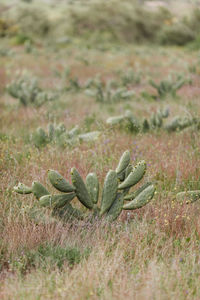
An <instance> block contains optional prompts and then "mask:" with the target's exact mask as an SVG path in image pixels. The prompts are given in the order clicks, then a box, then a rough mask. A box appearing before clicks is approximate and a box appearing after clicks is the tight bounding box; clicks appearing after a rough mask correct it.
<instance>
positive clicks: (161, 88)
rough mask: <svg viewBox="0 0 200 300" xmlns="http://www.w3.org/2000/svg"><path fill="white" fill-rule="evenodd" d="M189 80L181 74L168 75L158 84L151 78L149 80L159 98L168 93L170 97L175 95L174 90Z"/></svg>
mask: <svg viewBox="0 0 200 300" xmlns="http://www.w3.org/2000/svg"><path fill="white" fill-rule="evenodd" d="M190 82H191V80H188V79H186V78H184V77H183V76H182V75H177V76H176V77H174V76H173V77H172V76H168V78H167V79H164V80H161V81H160V83H159V84H156V83H155V82H154V81H153V80H150V82H149V83H150V84H151V86H152V87H154V88H155V89H156V90H157V92H158V96H159V97H160V98H165V97H166V96H168V95H171V96H172V97H175V96H176V92H177V91H178V90H179V89H180V88H181V87H182V86H183V85H184V84H187V83H190Z"/></svg>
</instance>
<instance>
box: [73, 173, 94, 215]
mask: <svg viewBox="0 0 200 300" xmlns="http://www.w3.org/2000/svg"><path fill="white" fill-rule="evenodd" d="M71 177H72V183H73V185H74V186H75V189H76V196H77V198H78V199H79V201H80V202H81V203H82V204H83V205H84V206H85V207H87V208H89V209H91V208H92V207H93V202H92V200H91V198H90V195H89V192H88V190H87V187H86V185H85V183H84V181H83V179H82V177H81V175H80V174H79V172H78V171H77V170H76V168H72V170H71Z"/></svg>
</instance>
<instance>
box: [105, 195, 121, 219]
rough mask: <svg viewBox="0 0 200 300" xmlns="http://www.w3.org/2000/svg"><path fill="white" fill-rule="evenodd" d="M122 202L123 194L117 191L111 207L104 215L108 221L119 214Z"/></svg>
mask: <svg viewBox="0 0 200 300" xmlns="http://www.w3.org/2000/svg"><path fill="white" fill-rule="evenodd" d="M123 204H124V196H123V193H118V194H117V197H116V198H115V200H114V202H113V204H112V206H111V208H110V209H109V210H108V212H107V214H106V217H107V218H108V219H109V221H114V220H116V219H117V218H118V216H119V215H120V213H121V211H122V208H123Z"/></svg>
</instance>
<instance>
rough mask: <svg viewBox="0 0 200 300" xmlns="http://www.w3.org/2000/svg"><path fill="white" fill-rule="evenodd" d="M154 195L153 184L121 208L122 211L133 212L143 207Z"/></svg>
mask: <svg viewBox="0 0 200 300" xmlns="http://www.w3.org/2000/svg"><path fill="white" fill-rule="evenodd" d="M154 193H155V187H154V185H153V184H152V185H149V186H148V187H147V188H146V189H144V190H143V191H142V192H141V193H140V194H139V195H138V196H137V197H136V198H135V199H133V200H132V201H131V202H129V203H127V204H125V205H124V206H123V209H131V210H133V209H137V208H140V207H143V206H145V205H146V204H147V203H149V201H150V200H151V199H152V198H153V195H154Z"/></svg>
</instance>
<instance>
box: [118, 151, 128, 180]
mask: <svg viewBox="0 0 200 300" xmlns="http://www.w3.org/2000/svg"><path fill="white" fill-rule="evenodd" d="M130 160H131V155H130V152H129V151H128V150H127V151H125V152H124V153H123V154H122V156H121V158H120V160H119V164H118V166H117V168H116V170H115V171H116V173H117V174H118V175H119V174H120V173H121V172H123V171H124V170H125V169H126V168H127V167H128V165H129V163H130Z"/></svg>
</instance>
